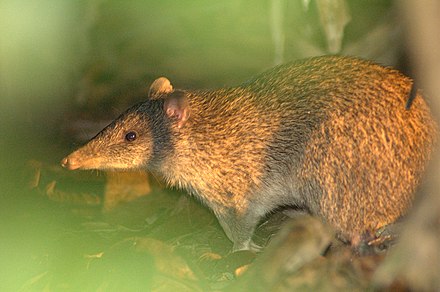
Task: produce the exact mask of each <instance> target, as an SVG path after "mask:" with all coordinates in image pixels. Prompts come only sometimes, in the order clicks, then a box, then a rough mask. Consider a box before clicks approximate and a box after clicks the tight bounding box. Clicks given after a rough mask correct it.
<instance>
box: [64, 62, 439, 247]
mask: <svg viewBox="0 0 440 292" xmlns="http://www.w3.org/2000/svg"><path fill="white" fill-rule="evenodd" d="M165 80H166V79H165ZM164 84H165V85H167V83H164ZM162 85H163V84H161V82H159V81H157V82H155V86H154V88H151V89H150V93H152V94H153V95H154V98H152V99H148V100H147V101H145V102H143V103H141V104H139V105H136V106H134V107H132V108H131V109H129V110H128V111H127V112H126V113H124V114H123V115H122V116H121V117H120V118H118V119H117V120H116V121H115V122H113V123H112V124H111V125H109V126H108V127H107V128H106V129H104V130H103V131H102V132H101V133H100V134H98V135H97V136H96V137H95V138H94V139H92V140H91V141H90V142H89V143H88V144H86V145H85V146H84V147H83V148H80V149H79V150H77V151H76V152H74V153H72V154H71V155H69V156H68V157H66V158H65V159H64V160H63V165H64V166H66V167H68V168H71V169H76V168H98V169H102V168H109V169H113V168H144V167H146V168H149V169H151V170H153V171H157V172H159V173H160V174H162V175H163V176H164V177H165V178H166V179H167V180H168V182H169V183H170V184H171V185H177V186H179V187H181V188H184V189H186V190H188V191H189V192H191V193H193V194H194V195H196V196H197V197H198V198H200V199H201V200H202V201H203V202H204V203H205V204H206V205H207V206H209V207H210V208H211V209H212V210H213V211H214V213H215V214H216V216H217V218H218V219H219V221H220V223H221V225H222V226H223V228H224V230H225V232H226V234H227V235H228V237H229V238H230V239H231V240H232V241H233V242H234V250H239V249H248V248H250V247H252V242H251V237H252V233H253V231H254V228H255V226H256V225H257V223H258V221H259V220H260V219H261V217H263V216H264V215H265V214H267V213H268V212H270V211H272V210H274V209H276V208H277V207H280V206H284V205H293V206H296V207H298V208H303V209H305V210H307V211H309V212H310V213H312V214H315V215H318V216H320V217H321V218H323V219H324V220H325V221H328V222H329V223H331V224H332V225H333V226H334V227H335V228H336V229H337V230H338V231H339V232H340V233H341V234H342V235H343V236H344V237H346V238H348V239H349V240H354V241H356V240H357V239H358V238H360V237H361V236H362V235H363V234H364V233H368V232H374V231H375V230H377V229H378V228H380V227H383V226H385V225H387V224H389V223H392V222H393V221H395V220H396V219H397V218H398V217H400V216H401V215H402V214H404V213H405V211H406V210H407V208H408V207H409V206H410V204H411V201H412V197H413V194H414V191H415V188H416V186H417V184H418V183H419V181H420V178H421V175H422V172H423V169H424V167H425V164H426V162H427V161H428V159H429V156H430V152H431V149H432V147H433V143H434V140H435V136H436V125H435V123H434V121H433V119H432V117H431V114H430V112H429V109H428V107H427V105H426V103H425V101H424V100H423V98H422V97H421V96H420V94H418V95H417V96H416V98H415V99H414V101H413V103H412V105H411V107H410V109H409V110H406V109H405V104H406V102H407V100H408V98H409V95H410V91H411V86H412V81H411V80H410V79H409V78H407V77H405V76H403V75H402V74H400V73H399V72H398V71H395V70H392V69H389V68H384V67H381V66H378V65H375V64H373V63H370V62H366V61H362V60H359V59H354V58H347V57H336V56H334V57H330V56H328V57H317V58H312V59H307V60H302V61H299V62H296V63H291V64H287V65H282V66H278V67H275V68H274V69H272V70H269V71H267V72H266V73H263V74H262V75H260V76H258V77H256V78H255V79H253V80H251V81H249V82H247V83H244V84H242V85H241V86H238V87H234V88H229V89H219V90H213V91H183V94H182V92H181V91H179V94H178V97H176V94H173V93H170V90H172V87H171V85H170V84H168V86H169V87H168V88H167V87H166V86H165V88H162V87H163V86H162ZM160 91H163V92H162V94H161V92H160ZM158 97H159V98H158ZM169 104H172V105H174V107H173V108H172V111H170V109H169V108H167V107H168V105H169ZM182 107H184V108H182ZM170 112H172V114H169V113H170ZM181 113H184V114H183V115H182V114H181ZM180 116H184V117H185V120H182V119H180V120H179V117H180ZM130 131H134V132H136V134H137V139H136V140H135V141H133V142H127V141H126V140H125V139H124V137H125V135H126V133H128V132H130Z"/></svg>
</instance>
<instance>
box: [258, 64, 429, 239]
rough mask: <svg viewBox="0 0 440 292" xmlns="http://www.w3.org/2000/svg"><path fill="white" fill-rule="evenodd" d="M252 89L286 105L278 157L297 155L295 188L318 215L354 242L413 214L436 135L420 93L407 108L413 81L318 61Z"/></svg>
mask: <svg viewBox="0 0 440 292" xmlns="http://www.w3.org/2000/svg"><path fill="white" fill-rule="evenodd" d="M250 86H251V87H252V88H253V89H254V90H256V92H259V93H260V92H265V91H266V93H263V94H262V95H261V98H267V96H269V99H271V98H274V99H276V100H279V102H280V104H281V105H282V109H283V111H284V112H285V115H284V117H283V122H282V124H281V126H280V128H279V131H278V137H279V139H278V140H275V141H274V142H273V143H272V144H274V145H275V146H274V152H273V155H278V156H280V155H283V154H286V155H291V156H293V157H294V159H293V161H295V162H297V163H298V164H297V166H298V167H297V168H296V175H297V177H296V179H295V183H296V184H297V186H294V187H293V188H294V189H295V188H297V191H298V192H300V193H302V196H303V197H304V198H305V203H304V204H305V205H306V207H307V208H309V209H310V210H311V211H312V212H313V213H316V214H319V215H321V216H322V217H323V218H324V219H325V220H327V221H329V222H330V223H331V224H332V225H333V226H335V227H336V228H337V229H338V230H339V231H342V233H343V234H344V235H346V236H347V237H348V239H353V240H355V241H356V240H357V238H358V237H359V236H361V235H362V234H363V233H368V232H374V231H375V230H377V229H378V228H380V227H382V226H385V225H387V224H390V223H392V222H393V221H395V220H396V219H397V218H399V217H400V216H401V215H403V214H404V213H405V212H406V211H407V209H408V207H409V206H410V205H411V201H412V199H413V195H414V192H415V190H416V187H417V185H418V184H419V183H420V179H421V175H422V173H423V170H424V167H425V165H426V163H427V160H428V159H429V156H430V152H431V149H432V147H433V143H434V140H435V137H436V131H437V129H436V125H435V123H434V121H433V118H432V116H431V113H430V111H429V109H428V106H427V104H426V102H425V101H424V99H423V97H422V96H421V95H420V94H419V93H417V95H416V97H415V99H414V101H413V103H412V105H411V106H410V108H409V109H406V108H405V105H406V103H407V101H408V99H409V98H410V94H411V89H412V86H413V82H412V80H411V79H409V78H407V77H405V76H404V75H402V74H401V73H399V72H398V71H396V70H393V69H390V68H385V67H381V66H378V65H376V64H373V63H370V62H366V61H361V60H358V59H354V58H339V57H324V58H321V57H318V58H314V59H311V60H308V61H307V62H305V63H301V62H300V63H295V64H293V65H284V66H281V67H278V68H275V69H274V70H273V71H270V72H268V73H266V74H265V75H264V76H261V77H259V78H257V79H256V80H254V81H253V82H252V83H250ZM289 100H294V102H289ZM283 106H284V108H283ZM298 108H299V110H298ZM298 127H299V128H300V129H301V131H299V132H298V131H297V130H296V128H298ZM287 135H291V139H290V143H291V145H287V144H286V143H285V141H286V139H289V138H288V137H287ZM277 143H278V144H280V143H281V144H283V146H284V147H286V148H284V149H285V150H284V151H283V149H282V148H280V147H279V146H280V145H277ZM287 147H290V150H289V149H288V148H287ZM291 149H296V153H294V152H292V151H291ZM269 156H270V154H269ZM298 160H299V161H298ZM293 172H295V171H293Z"/></svg>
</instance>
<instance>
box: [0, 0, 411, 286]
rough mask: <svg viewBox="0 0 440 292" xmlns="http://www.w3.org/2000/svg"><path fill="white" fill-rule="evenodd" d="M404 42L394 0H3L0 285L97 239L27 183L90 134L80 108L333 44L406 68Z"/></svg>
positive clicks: (196, 82)
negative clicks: (73, 232) (164, 82)
mask: <svg viewBox="0 0 440 292" xmlns="http://www.w3.org/2000/svg"><path fill="white" fill-rule="evenodd" d="M326 3H331V4H332V5H329V4H326ZM402 48H403V46H402V41H401V25H400V23H399V20H398V18H397V17H396V13H395V9H394V5H393V2H392V1H385V0H369V1H367V0H361V1H354V0H353V1H320V0H316V1H314V0H310V1H305V0H303V1H300V0H291V1H287V0H286V1H282V0H265V1H263V0H257V1H255V0H252V1H251V0H226V1H220V2H219V1H213V0H204V1H202V0H193V1H177V0H164V1H146V0H144V1H140V0H138V1H115V0H109V1H106V0H92V1H73V0H65V1H49V0H39V1H21V0H3V1H0V163H1V166H0V173H1V177H0V183H1V184H0V212H1V213H0V220H1V222H0V232H1V233H0V236H1V242H0V250H1V251H0V257H1V258H0V262H1V263H0V277H1V278H3V279H1V280H0V290H2V291H13V290H16V289H19V288H23V287H25V288H24V290H26V289H28V290H32V288H33V285H32V283H33V281H37V280H38V276H39V275H40V276H42V277H43V276H44V275H45V274H44V273H47V272H48V271H50V264H49V263H48V261H47V260H46V257H49V256H51V252H53V251H54V250H56V251H61V253H63V252H62V251H63V250H64V249H66V250H67V251H69V250H70V249H69V248H70V247H71V246H75V245H83V244H85V243H87V242H93V239H90V238H89V239H88V240H89V241H88V240H83V239H78V238H77V239H76V240H78V242H72V241H71V240H69V239H60V237H59V234H60V233H61V234H62V233H63V232H64V231H65V230H66V229H69V228H70V227H71V226H72V224H73V225H74V226H76V225H75V223H74V222H75V220H76V217H75V216H73V215H72V214H71V213H70V209H66V208H65V207H63V206H61V207H60V206H58V205H57V204H54V203H52V202H49V201H48V200H47V198H44V197H38V196H36V195H35V193H34V192H31V191H30V190H29V188H28V181H29V172H32V171H29V166H28V161H29V160H37V161H39V162H41V163H43V165H45V166H44V167H47V168H49V167H52V166H53V167H58V166H57V165H58V162H59V161H60V159H61V158H62V157H63V156H64V155H65V154H66V153H68V152H69V151H70V150H71V149H73V148H74V147H75V145H78V144H79V143H81V142H83V139H84V135H83V136H81V133H83V131H84V130H83V129H81V128H80V129H74V130H73V132H72V131H70V130H66V129H70V128H71V127H72V126H71V125H72V124H74V122H75V121H76V120H77V119H78V118H79V117H84V116H85V117H86V118H87V119H88V120H95V119H96V120H100V119H112V118H114V117H115V116H116V115H117V114H118V113H119V112H121V111H122V110H124V108H125V107H127V106H129V105H130V104H132V103H134V102H136V101H139V100H140V97H139V95H137V94H136V93H137V92H139V91H140V90H142V88H147V87H148V86H149V84H150V83H151V82H152V81H153V80H154V79H155V78H156V77H158V76H167V77H168V78H169V79H170V80H171V82H172V83H173V84H174V85H175V86H176V87H182V88H212V87H222V86H230V85H234V84H239V83H241V82H243V81H245V80H246V79H248V78H250V77H252V76H253V75H255V74H257V73H260V72H262V71H263V70H264V69H267V68H269V67H271V66H273V65H275V64H278V63H281V62H286V61H290V60H294V59H298V58H303V57H308V56H312V55H322V54H329V53H338V54H349V55H356V56H361V57H364V58H368V59H374V60H376V61H378V62H380V63H382V64H386V65H394V66H398V67H400V68H404V64H405V62H404V61H403V62H402V60H404V51H403V49H402ZM97 130H99V129H95V131H97ZM92 132H93V131H92ZM72 222H73V223H72ZM91 244H92V243H91ZM66 253H67V252H66ZM66 253H63V256H65V255H66ZM65 260H66V263H65V264H64V265H63V266H64V267H66V271H65V273H64V274H63V275H64V276H65V277H69V275H70V274H71V270H75V260H73V261H72V264H70V263H69V261H68V260H67V259H65ZM70 269H71V270H70ZM49 273H50V272H49ZM26 287H27V288H26ZM29 287H30V288H29ZM79 287H81V286H79Z"/></svg>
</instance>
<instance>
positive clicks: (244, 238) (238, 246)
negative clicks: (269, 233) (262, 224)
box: [216, 208, 260, 252]
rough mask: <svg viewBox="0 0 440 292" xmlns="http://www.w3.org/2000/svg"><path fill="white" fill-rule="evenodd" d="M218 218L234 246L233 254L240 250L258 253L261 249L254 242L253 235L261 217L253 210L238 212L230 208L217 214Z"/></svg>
mask: <svg viewBox="0 0 440 292" xmlns="http://www.w3.org/2000/svg"><path fill="white" fill-rule="evenodd" d="M216 216H217V219H218V221H219V222H220V225H221V226H222V227H223V230H224V231H225V233H226V235H227V236H228V238H229V239H230V240H231V241H232V242H233V244H234V246H233V248H232V251H233V252H235V251H239V250H254V251H258V250H259V249H260V247H259V246H258V245H256V244H255V243H253V241H252V235H253V234H254V231H255V227H256V226H257V224H258V222H259V220H260V217H259V216H257V215H256V214H255V213H254V212H252V210H246V211H245V212H237V210H235V209H233V208H228V209H224V210H222V211H221V212H216Z"/></svg>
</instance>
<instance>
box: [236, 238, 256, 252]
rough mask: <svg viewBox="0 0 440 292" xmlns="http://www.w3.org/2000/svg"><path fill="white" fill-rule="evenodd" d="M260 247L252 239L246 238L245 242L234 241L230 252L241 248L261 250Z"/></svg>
mask: <svg viewBox="0 0 440 292" xmlns="http://www.w3.org/2000/svg"><path fill="white" fill-rule="evenodd" d="M261 249H262V247H261V246H259V245H257V244H256V243H254V242H253V241H252V240H250V239H249V240H247V241H245V242H234V246H233V248H232V252H236V251H241V250H250V251H254V252H259V251H261Z"/></svg>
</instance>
